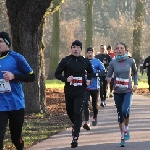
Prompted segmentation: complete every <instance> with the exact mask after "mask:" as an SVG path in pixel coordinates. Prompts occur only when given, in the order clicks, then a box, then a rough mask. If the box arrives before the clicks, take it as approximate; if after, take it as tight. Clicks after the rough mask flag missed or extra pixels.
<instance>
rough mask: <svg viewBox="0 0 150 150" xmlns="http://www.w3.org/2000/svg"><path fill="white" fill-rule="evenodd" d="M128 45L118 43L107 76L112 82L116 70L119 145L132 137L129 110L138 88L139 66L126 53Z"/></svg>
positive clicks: (115, 84) (115, 94)
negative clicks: (133, 93) (129, 125)
mask: <svg viewBox="0 0 150 150" xmlns="http://www.w3.org/2000/svg"><path fill="white" fill-rule="evenodd" d="M125 50H126V45H125V44H124V43H122V42H120V43H118V44H117V56H116V59H114V60H112V61H111V62H110V64H109V68H108V73H107V76H106V79H107V82H109V83H110V82H111V76H112V74H113V72H114V80H115V82H114V100H115V104H116V108H117V113H118V122H119V128H120V132H121V142H120V144H119V146H121V147H124V146H125V140H129V139H130V133H129V127H128V124H129V112H130V107H131V100H132V90H134V91H135V90H136V89H137V84H138V83H137V82H138V77H137V68H136V64H135V62H134V60H133V59H132V58H129V57H128V56H127V55H126V53H125ZM131 71H132V72H133V73H134V86H133V89H132V77H131Z"/></svg>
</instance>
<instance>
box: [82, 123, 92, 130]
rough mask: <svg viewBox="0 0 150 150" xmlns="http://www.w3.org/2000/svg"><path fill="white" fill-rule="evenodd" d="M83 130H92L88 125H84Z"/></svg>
mask: <svg viewBox="0 0 150 150" xmlns="http://www.w3.org/2000/svg"><path fill="white" fill-rule="evenodd" d="M83 128H84V129H85V130H91V129H90V127H89V126H88V125H87V124H84V125H83Z"/></svg>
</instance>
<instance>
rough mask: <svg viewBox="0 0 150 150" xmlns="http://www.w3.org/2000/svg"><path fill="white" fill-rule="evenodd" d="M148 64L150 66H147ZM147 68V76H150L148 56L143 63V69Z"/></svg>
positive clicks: (149, 58) (149, 57) (149, 59)
mask: <svg viewBox="0 0 150 150" xmlns="http://www.w3.org/2000/svg"><path fill="white" fill-rule="evenodd" d="M146 63H149V65H148V66H146ZM146 68H147V75H148V76H150V56H148V57H147V58H146V59H145V61H144V63H143V69H146Z"/></svg>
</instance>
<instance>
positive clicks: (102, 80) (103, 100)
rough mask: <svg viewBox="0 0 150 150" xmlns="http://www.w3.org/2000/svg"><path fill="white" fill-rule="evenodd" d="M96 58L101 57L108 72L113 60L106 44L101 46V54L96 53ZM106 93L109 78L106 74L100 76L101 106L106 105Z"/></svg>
mask: <svg viewBox="0 0 150 150" xmlns="http://www.w3.org/2000/svg"><path fill="white" fill-rule="evenodd" d="M95 58H97V59H99V60H100V61H101V62H102V63H103V64H104V67H105V71H106V73H107V68H108V66H109V63H110V61H111V57H110V56H109V55H108V54H107V50H106V45H103V44H102V45H101V46H100V54H98V55H96V56H95ZM106 94H107V80H106V74H105V75H103V76H101V77H100V99H101V104H100V106H102V107H104V106H106Z"/></svg>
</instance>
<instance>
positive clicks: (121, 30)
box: [0, 0, 150, 149]
mask: <svg viewBox="0 0 150 150" xmlns="http://www.w3.org/2000/svg"><path fill="white" fill-rule="evenodd" d="M149 13H150V1H149V0H76V1H73V0H38V1H36V0H28V1H27V0H1V1H0V29H1V31H6V32H8V33H9V34H10V35H11V38H12V47H11V48H12V49H13V50H15V51H17V52H19V53H21V54H23V55H24V56H25V58H26V59H27V60H28V62H29V63H30V64H31V66H32V68H33V69H34V72H35V74H36V81H35V82H34V83H28V84H25V85H24V91H25V97H26V116H25V118H26V120H25V124H24V130H23V137H24V138H25V147H29V146H31V145H32V144H35V143H36V142H39V141H40V140H43V139H45V138H47V137H49V135H52V134H56V133H58V132H59V131H60V130H62V129H65V128H67V127H68V126H70V122H69V120H68V118H67V116H66V114H65V104H64V94H63V83H61V82H59V81H56V80H54V79H55V78H54V72H55V69H56V66H57V65H58V63H59V61H60V60H61V59H62V58H63V57H65V56H66V55H69V54H70V52H71V50H70V46H71V43H72V41H73V40H75V39H79V40H80V41H82V43H83V50H82V55H86V53H85V52H86V51H85V49H86V48H87V47H89V46H92V47H93V48H94V53H95V54H97V53H98V52H99V47H100V45H101V44H105V45H106V46H108V45H112V47H113V49H114V48H115V46H116V43H118V42H124V43H126V44H127V45H128V49H129V52H130V53H131V54H132V56H133V58H134V59H135V61H136V64H137V67H138V68H139V63H140V58H141V57H142V56H144V57H145V58H146V57H147V56H148V55H149V54H150V42H149V40H150V37H149V29H150V18H149ZM139 81H140V82H139V83H140V84H139V87H140V88H144V89H141V90H139V91H140V93H141V94H145V93H146V95H147V96H148V95H149V94H148V92H147V90H146V89H145V88H147V76H146V73H145V74H144V75H143V76H142V75H141V74H140V73H139ZM64 118H65V119H64ZM9 138H10V134H9V132H7V135H6V138H5V148H6V149H9V148H10V149H13V145H11V142H10V139H9Z"/></svg>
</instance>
